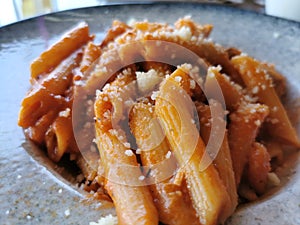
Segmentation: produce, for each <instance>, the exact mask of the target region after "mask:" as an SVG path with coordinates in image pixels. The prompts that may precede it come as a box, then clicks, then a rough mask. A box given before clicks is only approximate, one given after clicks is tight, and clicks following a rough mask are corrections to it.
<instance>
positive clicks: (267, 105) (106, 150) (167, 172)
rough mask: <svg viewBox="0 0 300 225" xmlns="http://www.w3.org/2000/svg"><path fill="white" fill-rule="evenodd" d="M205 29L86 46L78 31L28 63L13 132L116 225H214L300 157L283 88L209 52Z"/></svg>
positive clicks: (160, 27)
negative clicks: (67, 166)
mask: <svg viewBox="0 0 300 225" xmlns="http://www.w3.org/2000/svg"><path fill="white" fill-rule="evenodd" d="M212 27H213V26H212V25H200V24H197V23H195V22H194V21H193V20H192V19H191V18H189V17H184V18H181V19H179V20H178V21H176V22H175V24H174V26H171V25H168V24H163V23H150V22H146V21H137V22H134V23H133V24H131V25H128V24H126V23H124V22H121V21H114V22H113V23H112V26H111V28H110V29H109V30H108V31H107V34H106V36H105V37H104V38H103V40H102V42H101V43H95V41H94V36H93V35H91V34H90V33H89V27H88V25H87V24H86V23H80V24H79V25H78V26H76V27H75V28H73V29H72V30H70V31H68V32H67V33H66V34H65V35H64V36H63V37H62V38H61V39H60V40H59V41H58V42H57V43H55V44H54V45H53V46H51V47H50V48H49V49H47V50H46V51H44V52H43V53H42V54H41V55H40V56H39V57H38V58H37V59H36V60H34V61H33V63H32V64H31V67H30V68H31V78H30V82H31V84H32V87H31V89H30V90H29V92H28V93H27V95H26V96H25V97H24V99H23V101H22V103H21V109H20V112H19V118H18V124H19V125H20V126H21V127H23V128H24V129H25V134H26V136H27V137H28V138H29V139H30V140H32V141H33V142H34V143H36V144H38V145H39V146H41V147H42V148H45V149H46V152H47V155H48V157H49V158H51V159H52V160H53V161H55V162H59V161H60V160H61V159H62V158H63V156H65V155H67V156H69V157H70V160H74V161H75V162H76V164H77V165H78V167H79V168H80V169H81V172H82V176H83V178H81V179H80V181H79V182H80V183H81V184H82V185H83V186H84V189H85V190H86V191H87V192H92V191H93V192H95V195H94V196H98V197H99V196H102V197H99V198H100V199H102V200H105V201H112V202H113V203H114V206H115V208H116V214H117V217H118V224H159V223H163V224H172V225H177V224H178V225H180V224H195V225H196V224H201V225H216V224H223V223H225V221H226V220H227V219H228V218H229V217H230V216H231V215H232V214H233V213H234V211H235V209H236V207H237V206H238V204H239V203H242V202H245V201H253V200H256V199H257V198H258V197H260V196H261V195H264V194H265V193H266V192H267V191H268V187H270V182H273V184H274V182H276V184H278V183H279V182H280V180H279V178H278V177H277V175H276V169H277V168H278V167H280V166H281V164H282V163H283V162H284V160H285V154H284V151H285V150H284V145H289V146H290V147H292V148H298V147H299V146H300V142H299V138H298V136H297V133H296V131H295V129H294V127H293V126H292V122H291V121H290V119H289V118H288V114H287V112H286V111H285V109H284V106H283V104H282V102H281V100H280V98H281V96H283V95H284V93H285V89H286V82H285V78H284V77H283V76H282V75H281V74H280V73H279V72H277V71H276V70H275V67H274V66H273V65H270V64H267V63H264V62H260V61H258V60H256V59H254V58H252V57H250V56H247V55H245V54H244V53H242V52H241V51H240V50H239V49H237V48H234V47H232V48H228V49H225V48H223V47H222V46H220V45H217V44H215V43H213V42H212V41H211V40H209V39H208V37H209V35H210V33H211V31H212ZM271 180H272V181H271Z"/></svg>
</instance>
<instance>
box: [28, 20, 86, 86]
mask: <svg viewBox="0 0 300 225" xmlns="http://www.w3.org/2000/svg"><path fill="white" fill-rule="evenodd" d="M91 39H92V38H91V37H90V34H89V27H88V25H87V24H86V23H84V22H83V23H80V24H78V25H77V26H76V27H75V28H74V29H72V30H70V31H68V32H67V33H66V34H65V35H64V36H63V37H62V38H61V39H60V40H59V41H58V42H56V43H55V44H54V45H52V46H51V47H50V48H49V49H47V50H46V51H44V52H43V53H42V54H41V55H40V56H39V57H38V58H37V59H35V60H34V61H33V62H32V63H31V66H30V73H31V83H32V84H33V83H34V81H35V80H37V79H38V78H39V76H42V75H45V74H47V73H49V72H51V71H52V70H53V69H54V68H55V67H56V66H58V65H59V64H60V62H61V61H63V60H64V59H65V58H67V57H68V56H69V55H71V54H72V53H73V52H74V51H75V50H77V49H79V48H80V47H81V46H83V45H84V44H86V43H87V42H88V41H90V40H91Z"/></svg>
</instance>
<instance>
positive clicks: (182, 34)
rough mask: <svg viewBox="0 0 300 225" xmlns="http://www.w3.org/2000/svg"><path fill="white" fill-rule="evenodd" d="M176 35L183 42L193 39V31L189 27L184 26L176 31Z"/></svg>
mask: <svg viewBox="0 0 300 225" xmlns="http://www.w3.org/2000/svg"><path fill="white" fill-rule="evenodd" d="M174 35H176V36H178V37H179V38H180V39H181V40H183V41H189V40H190V39H191V38H192V31H191V29H190V28H189V27H187V26H183V27H181V28H180V29H179V30H175V31H174Z"/></svg>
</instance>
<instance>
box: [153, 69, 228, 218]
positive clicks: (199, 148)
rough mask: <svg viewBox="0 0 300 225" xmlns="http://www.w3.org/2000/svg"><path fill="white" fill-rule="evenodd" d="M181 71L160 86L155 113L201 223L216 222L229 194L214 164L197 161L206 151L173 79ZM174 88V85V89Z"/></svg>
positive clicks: (186, 102) (177, 83) (186, 103)
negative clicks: (202, 164) (180, 170)
mask: <svg viewBox="0 0 300 225" xmlns="http://www.w3.org/2000/svg"><path fill="white" fill-rule="evenodd" d="M180 71H182V70H181V69H180V68H179V69H177V71H175V72H174V73H173V74H172V75H171V76H170V77H169V78H167V79H166V81H165V82H164V83H163V84H162V85H161V87H160V89H159V95H158V96H157V98H156V103H155V112H156V113H157V115H158V118H159V119H160V120H161V124H162V127H163V130H164V131H165V133H166V136H167V138H168V141H169V143H170V146H171V148H172V151H173V152H174V155H175V157H176V159H177V161H178V163H179V166H180V167H184V172H185V175H186V179H187V185H188V186H189V189H188V190H189V193H190V196H191V198H192V202H193V206H194V208H195V210H196V212H197V215H198V216H199V219H200V222H201V223H203V224H217V223H219V222H224V220H225V219H226V218H222V217H221V214H222V210H223V207H224V206H225V204H226V201H227V200H228V198H229V197H228V194H227V192H226V188H225V186H224V184H223V182H222V181H221V179H220V177H219V174H218V172H217V171H216V169H215V168H214V166H213V165H212V164H210V165H209V166H208V167H207V168H205V169H204V170H203V168H201V165H200V161H201V158H202V157H203V155H204V154H205V146H204V143H203V141H202V139H201V137H200V136H199V134H198V131H197V129H196V126H195V124H193V123H192V119H193V116H192V111H191V110H190V109H191V107H190V106H189V105H188V102H189V101H188V98H185V96H187V95H184V94H181V93H183V92H182V91H183V90H184V89H182V88H180V86H181V85H180V84H181V82H176V80H178V79H176V77H177V76H178V74H179V72H180ZM174 74H176V75H175V76H174ZM181 74H182V75H181V77H182V80H185V76H187V74H185V73H184V72H181ZM174 88H175V90H176V88H177V92H176V91H175V90H174ZM178 88H179V90H178ZM172 90H173V91H172ZM180 90H181V91H180ZM180 92H181V93H180ZM172 97H173V99H172ZM175 99H176V100H175ZM178 110H180V111H179V112H178ZM195 141H196V143H195Z"/></svg>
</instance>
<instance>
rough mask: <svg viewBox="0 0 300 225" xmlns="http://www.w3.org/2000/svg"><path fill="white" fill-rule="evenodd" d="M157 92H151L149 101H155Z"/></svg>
mask: <svg viewBox="0 0 300 225" xmlns="http://www.w3.org/2000/svg"><path fill="white" fill-rule="evenodd" d="M158 94H159V92H158V91H153V93H152V95H151V99H152V100H153V101H154V100H155V99H156V97H157V96H158Z"/></svg>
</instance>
